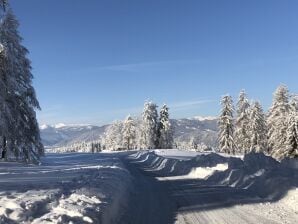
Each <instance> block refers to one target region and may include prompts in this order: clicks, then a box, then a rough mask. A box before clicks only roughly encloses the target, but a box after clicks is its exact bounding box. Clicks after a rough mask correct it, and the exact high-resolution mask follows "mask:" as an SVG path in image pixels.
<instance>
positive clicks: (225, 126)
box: [218, 95, 236, 154]
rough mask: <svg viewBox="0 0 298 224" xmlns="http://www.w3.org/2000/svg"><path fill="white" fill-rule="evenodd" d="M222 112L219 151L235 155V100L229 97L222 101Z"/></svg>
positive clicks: (224, 97)
mask: <svg viewBox="0 0 298 224" xmlns="http://www.w3.org/2000/svg"><path fill="white" fill-rule="evenodd" d="M221 105H222V110H221V114H220V117H219V122H218V124H219V149H220V151H221V152H224V153H229V154H231V153H233V154H235V149H236V146H235V143H234V138H233V136H234V124H233V111H234V109H233V100H232V97H231V96H229V95H226V96H223V98H222V100H221Z"/></svg>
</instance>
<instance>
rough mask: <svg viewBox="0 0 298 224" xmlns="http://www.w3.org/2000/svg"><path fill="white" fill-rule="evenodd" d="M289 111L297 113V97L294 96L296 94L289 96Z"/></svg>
mask: <svg viewBox="0 0 298 224" xmlns="http://www.w3.org/2000/svg"><path fill="white" fill-rule="evenodd" d="M290 110H291V112H295V113H296V112H297V113H298V95H296V94H294V95H292V96H291V100H290Z"/></svg>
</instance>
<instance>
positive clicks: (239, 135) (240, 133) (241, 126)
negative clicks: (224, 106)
mask: <svg viewBox="0 0 298 224" xmlns="http://www.w3.org/2000/svg"><path fill="white" fill-rule="evenodd" d="M249 110H250V105H249V102H248V99H247V96H246V93H245V91H244V90H242V91H241V92H240V94H239V99H238V102H237V118H236V124H235V144H236V146H237V150H238V152H239V153H247V152H248V151H249V148H250V136H249V133H248V127H249V123H250V121H249V112H250V111H249Z"/></svg>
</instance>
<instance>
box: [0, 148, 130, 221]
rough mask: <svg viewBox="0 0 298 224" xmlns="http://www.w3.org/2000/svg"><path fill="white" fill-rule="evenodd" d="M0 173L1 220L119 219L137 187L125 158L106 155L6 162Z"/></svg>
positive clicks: (80, 155)
mask: <svg viewBox="0 0 298 224" xmlns="http://www.w3.org/2000/svg"><path fill="white" fill-rule="evenodd" d="M0 176H1V180H0V182H1V185H0V223H25V224H26V223H32V224H34V223H57V224H60V223H61V224H62V223H115V222H116V221H118V220H115V219H117V217H118V214H121V212H122V209H123V208H124V207H125V206H126V202H127V195H128V194H129V193H128V192H129V191H130V187H131V175H130V173H129V172H128V171H127V170H126V169H125V167H124V165H123V164H122V162H121V161H120V159H119V158H117V157H115V156H112V155H104V154H83V153H80V154H59V155H55V154H52V155H47V157H45V158H43V160H42V164H41V165H40V166H31V165H23V164H19V163H15V164H12V163H0Z"/></svg>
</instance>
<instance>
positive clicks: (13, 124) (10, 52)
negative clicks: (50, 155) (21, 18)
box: [0, 1, 44, 161]
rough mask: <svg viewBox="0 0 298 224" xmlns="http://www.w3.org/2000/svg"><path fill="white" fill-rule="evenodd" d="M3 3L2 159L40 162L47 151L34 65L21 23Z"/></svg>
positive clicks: (0, 36) (0, 35) (0, 38)
mask: <svg viewBox="0 0 298 224" xmlns="http://www.w3.org/2000/svg"><path fill="white" fill-rule="evenodd" d="M1 3H2V4H0V7H1V8H2V11H3V12H4V13H3V16H2V19H1V24H0V43H1V45H2V46H3V49H4V50H3V52H2V53H1V68H0V89H1V91H0V120H1V121H0V135H1V139H2V157H4V158H8V157H15V158H17V159H24V160H26V161H37V160H38V159H39V156H40V155H43V153H44V148H43V145H42V143H41V139H40V133H39V127H38V123H37V120H36V113H35V109H40V107H39V103H38V101H37V99H36V95H35V91H34V88H33V86H32V79H33V76H32V73H31V65H30V64H31V63H30V61H29V59H28V58H27V55H28V50H27V49H26V48H25V47H24V46H23V45H22V43H21V42H22V38H21V37H20V35H19V32H18V26H19V23H18V21H17V19H16V18H15V16H14V15H13V13H12V11H11V9H9V7H8V6H7V4H6V1H1ZM3 6H5V7H3ZM6 9H7V10H6Z"/></svg>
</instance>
